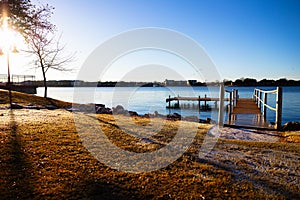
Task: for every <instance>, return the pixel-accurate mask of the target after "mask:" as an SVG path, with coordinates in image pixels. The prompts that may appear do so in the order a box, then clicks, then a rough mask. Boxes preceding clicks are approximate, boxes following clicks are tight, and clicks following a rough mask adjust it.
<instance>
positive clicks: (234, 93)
mask: <svg viewBox="0 0 300 200" xmlns="http://www.w3.org/2000/svg"><path fill="white" fill-rule="evenodd" d="M225 92H226V93H227V94H228V96H229V103H228V116H229V120H230V119H231V115H232V112H233V108H234V107H235V106H236V103H237V100H238V99H239V95H238V90H236V89H233V90H231V91H230V90H225Z"/></svg>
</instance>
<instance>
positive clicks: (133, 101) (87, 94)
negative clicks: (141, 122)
mask: <svg viewBox="0 0 300 200" xmlns="http://www.w3.org/2000/svg"><path fill="white" fill-rule="evenodd" d="M260 88H261V89H264V90H273V89H276V88H275V87H260ZM232 89H238V91H239V96H240V98H251V97H252V95H253V90H254V87H226V90H232ZM43 92H44V89H43V88H38V91H37V95H39V96H43ZM169 95H170V96H171V97H174V96H178V95H179V96H189V97H198V96H201V97H204V96H205V95H207V96H208V97H218V96H219V88H218V87H193V88H192V87H116V88H110V87H99V88H92V87H81V88H80V87H76V88H71V87H69V88H59V87H50V88H48V96H49V97H51V98H55V99H59V100H63V101H68V102H76V103H101V104H105V105H106V107H110V108H111V107H115V106H117V105H122V106H123V107H124V108H125V109H128V110H131V111H136V112H138V113H139V114H146V113H153V112H154V111H158V112H159V113H161V114H169V113H174V112H177V113H179V114H181V115H183V116H198V117H199V111H198V109H197V106H198V103H197V102H194V103H192V102H182V103H181V106H182V107H183V104H185V105H186V106H187V104H188V103H189V107H190V109H170V110H169V109H167V108H166V106H167V103H166V98H168V96H169ZM275 102H276V101H275V95H269V96H268V103H269V104H271V106H272V107H275ZM210 105H211V106H212V107H213V106H214V105H213V104H210ZM193 107H195V109H192V108H193ZM217 115H218V113H217V111H201V112H200V118H201V119H206V118H207V117H210V118H212V119H215V120H216V119H217ZM267 119H268V121H271V122H274V121H275V112H273V111H270V110H268V113H267ZM289 121H300V87H283V124H284V123H286V122H289Z"/></svg>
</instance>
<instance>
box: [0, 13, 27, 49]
mask: <svg viewBox="0 0 300 200" xmlns="http://www.w3.org/2000/svg"><path fill="white" fill-rule="evenodd" d="M23 45H24V41H23V39H22V36H21V34H20V33H19V32H17V31H15V30H13V29H11V28H10V27H9V25H8V22H7V17H5V18H4V19H3V23H2V27H1V29H0V48H1V49H2V50H3V51H10V50H13V49H14V48H16V47H18V46H23Z"/></svg>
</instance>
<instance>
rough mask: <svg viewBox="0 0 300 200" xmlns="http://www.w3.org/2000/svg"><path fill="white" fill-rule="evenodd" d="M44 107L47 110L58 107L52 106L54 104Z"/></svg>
mask: <svg viewBox="0 0 300 200" xmlns="http://www.w3.org/2000/svg"><path fill="white" fill-rule="evenodd" d="M45 108H46V109H48V110H55V109H58V108H57V107H56V106H54V105H46V106H45Z"/></svg>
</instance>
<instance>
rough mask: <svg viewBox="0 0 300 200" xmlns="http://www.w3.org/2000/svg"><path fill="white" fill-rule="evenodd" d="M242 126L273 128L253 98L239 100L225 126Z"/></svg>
mask: <svg viewBox="0 0 300 200" xmlns="http://www.w3.org/2000/svg"><path fill="white" fill-rule="evenodd" d="M226 125H227V126H241V127H255V128H258V127H259V128H272V126H271V125H270V123H269V122H267V120H266V119H265V118H264V117H263V114H262V112H261V110H260V109H259V108H258V106H257V104H256V103H255V101H254V100H253V99H249V98H241V99H238V100H237V104H236V106H235V107H234V108H233V111H232V113H231V115H230V116H228V124H225V126H226Z"/></svg>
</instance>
